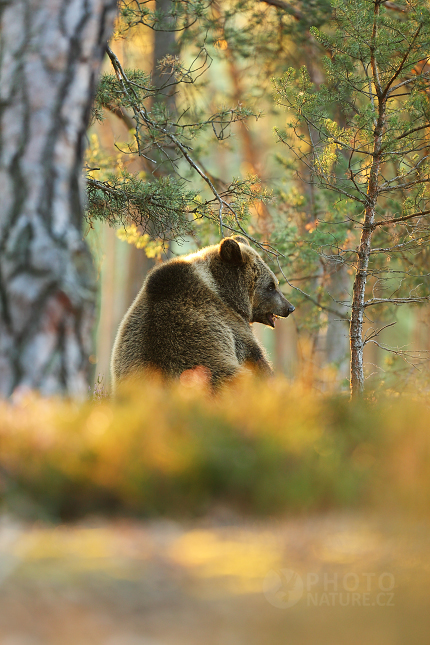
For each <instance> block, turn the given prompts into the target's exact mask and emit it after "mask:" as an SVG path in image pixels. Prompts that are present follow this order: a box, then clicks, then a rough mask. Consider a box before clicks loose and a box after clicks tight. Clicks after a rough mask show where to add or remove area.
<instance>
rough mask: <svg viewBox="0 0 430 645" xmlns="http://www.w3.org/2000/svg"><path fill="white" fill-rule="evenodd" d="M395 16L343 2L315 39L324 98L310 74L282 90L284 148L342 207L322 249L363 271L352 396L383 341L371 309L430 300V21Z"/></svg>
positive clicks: (420, 6)
mask: <svg viewBox="0 0 430 645" xmlns="http://www.w3.org/2000/svg"><path fill="white" fill-rule="evenodd" d="M392 4H393V3H384V2H383V1H381V0H349V1H348V2H338V1H337V0H336V1H335V2H334V3H333V23H332V25H331V26H330V28H328V29H324V30H318V29H313V30H311V32H312V34H313V36H314V37H315V38H316V39H317V40H318V41H319V42H321V43H322V44H323V46H324V47H325V49H326V50H327V51H328V55H327V57H326V58H325V72H326V78H327V80H326V82H325V83H324V84H323V85H321V86H320V87H319V89H316V88H315V86H314V85H313V83H312V82H311V80H310V78H309V75H308V73H307V72H306V69H304V68H302V69H301V70H300V72H298V73H297V72H296V71H295V70H294V69H290V70H289V71H288V72H287V73H286V74H285V75H284V76H283V77H282V78H281V79H280V80H278V81H277V82H276V90H277V95H278V101H279V103H280V104H282V105H283V106H285V107H287V108H288V114H289V115H290V120H289V129H288V130H287V131H285V132H279V136H280V138H281V140H282V141H283V142H284V143H285V144H286V145H287V146H288V147H289V149H290V151H292V152H293V153H294V154H295V155H296V157H297V158H299V159H300V160H301V162H302V163H305V164H307V166H308V168H309V169H310V171H311V173H312V176H313V177H314V178H315V181H316V182H317V183H318V185H319V187H320V189H322V190H324V191H328V192H329V193H334V194H336V195H337V200H338V202H337V209H336V210H333V212H331V213H327V214H326V215H325V217H323V218H322V219H321V222H320V223H319V226H318V229H319V232H318V233H317V235H316V238H317V237H318V236H319V239H315V246H317V245H319V247H320V250H321V251H322V252H323V253H325V254H326V256H330V257H331V259H332V260H333V261H335V262H338V263H342V264H345V265H347V266H348V267H350V268H351V269H352V270H353V271H354V275H355V278H354V285H353V293H352V303H351V315H350V347H351V377H350V383H351V393H352V395H353V396H356V395H359V394H361V393H362V392H363V389H364V370H363V348H364V346H365V344H366V343H368V342H377V341H376V340H375V339H376V338H377V336H378V334H379V333H380V331H381V329H379V330H378V329H376V330H373V331H372V332H370V333H369V334H368V335H367V337H364V334H363V323H364V318H365V316H366V315H367V312H368V311H369V310H370V308H371V307H374V306H384V307H389V306H396V305H401V304H408V303H422V302H425V301H427V300H428V299H429V297H430V296H429V279H428V272H427V268H426V267H425V264H424V263H422V262H420V258H421V257H422V255H423V253H425V247H426V244H427V241H428V239H429V233H430V229H429V225H428V216H429V214H430V195H429V183H430V175H429V152H428V149H429V141H428V132H429V131H428V128H429V127H430V103H429V89H430V88H429V81H430V68H429V66H428V62H429V53H428V52H429V50H430V19H429V18H430V16H429V11H428V7H427V4H426V3H425V2H422V1H421V0H412V1H411V2H399V3H396V5H395V10H394V11H393V8H392V7H391V6H390V8H387V7H386V6H385V5H392ZM333 106H338V107H339V108H340V110H341V115H342V117H341V118H339V115H336V110H334V109H333ZM304 132H306V134H304ZM294 133H295V134H294ZM369 287H371V288H372V292H371V293H369ZM366 289H367V290H366ZM343 304H344V305H346V306H347V305H348V304H349V303H343Z"/></svg>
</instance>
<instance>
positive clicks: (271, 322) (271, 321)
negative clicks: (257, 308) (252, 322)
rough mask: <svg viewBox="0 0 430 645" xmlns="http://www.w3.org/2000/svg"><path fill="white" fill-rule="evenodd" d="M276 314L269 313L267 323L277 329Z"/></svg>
mask: <svg viewBox="0 0 430 645" xmlns="http://www.w3.org/2000/svg"><path fill="white" fill-rule="evenodd" d="M275 318H276V316H275V314H267V324H268V325H270V326H271V327H273V329H275Z"/></svg>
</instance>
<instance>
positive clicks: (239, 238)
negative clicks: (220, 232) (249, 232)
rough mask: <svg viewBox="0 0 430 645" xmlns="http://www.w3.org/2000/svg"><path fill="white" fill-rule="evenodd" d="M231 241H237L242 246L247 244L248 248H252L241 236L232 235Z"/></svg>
mask: <svg viewBox="0 0 430 645" xmlns="http://www.w3.org/2000/svg"><path fill="white" fill-rule="evenodd" d="M230 239H231V240H236V242H240V244H246V245H247V246H251V245H250V243H249V242H248V240H247V239H246V237H242V236H241V235H232V236H231V238H230Z"/></svg>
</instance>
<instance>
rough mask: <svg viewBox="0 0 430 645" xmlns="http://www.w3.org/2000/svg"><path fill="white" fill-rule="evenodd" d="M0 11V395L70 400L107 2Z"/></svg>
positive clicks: (89, 270)
mask: <svg viewBox="0 0 430 645" xmlns="http://www.w3.org/2000/svg"><path fill="white" fill-rule="evenodd" d="M0 7H1V8H0V12H1V14H0V16H1V32H2V43H1V54H0V75H1V82H0V118H1V132H0V146H1V147H0V190H1V195H2V199H1V204H0V395H3V396H8V395H10V394H12V393H13V392H15V391H17V390H18V391H22V390H24V391H25V390H26V389H37V390H39V391H40V392H42V393H43V394H57V393H69V394H72V395H82V394H83V393H84V392H85V391H86V390H87V387H88V384H87V378H88V373H89V367H90V365H89V361H88V356H89V354H90V349H91V333H92V325H93V316H94V300H95V281H94V274H93V267H92V260H91V257H90V254H89V251H88V249H87V246H86V244H85V243H84V242H83V240H82V233H81V224H82V206H83V203H82V194H83V193H82V187H81V173H82V155H83V147H84V146H83V144H84V137H85V132H86V128H87V125H88V119H89V114H90V107H91V101H92V98H93V94H94V89H95V84H96V80H97V77H98V73H99V70H100V65H101V61H102V58H103V53H104V48H105V44H106V41H107V39H108V38H109V36H110V34H111V30H112V27H113V20H114V17H115V13H116V2H115V0H37V1H36V0H13V1H12V0H9V1H8V0H6V1H3V2H1V3H0Z"/></svg>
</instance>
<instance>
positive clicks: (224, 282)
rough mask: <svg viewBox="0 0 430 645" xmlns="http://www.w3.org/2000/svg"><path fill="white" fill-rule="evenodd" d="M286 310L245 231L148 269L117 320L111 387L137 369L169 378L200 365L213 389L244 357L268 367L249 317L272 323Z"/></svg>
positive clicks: (266, 369)
mask: <svg viewBox="0 0 430 645" xmlns="http://www.w3.org/2000/svg"><path fill="white" fill-rule="evenodd" d="M293 311H294V307H293V305H292V304H291V303H289V302H288V300H286V299H285V297H284V296H283V294H282V293H281V291H280V289H279V287H278V280H277V279H276V277H275V275H274V274H273V273H272V271H271V270H270V269H269V267H268V266H267V265H266V264H265V263H264V262H263V260H262V259H261V257H260V256H259V255H258V253H257V252H256V251H254V250H253V249H252V248H251V247H250V246H249V244H248V242H247V240H246V239H245V238H242V237H239V236H235V237H231V238H226V239H224V240H222V242H221V244H219V245H216V246H209V247H207V248H205V249H203V250H201V251H199V252H198V253H194V254H192V255H187V256H183V257H180V258H178V259H174V260H169V261H168V262H166V263H165V264H162V265H161V266H159V267H156V268H155V269H153V270H152V271H150V273H149V274H148V276H147V278H146V280H145V282H144V283H143V286H142V289H141V290H140V292H139V294H138V295H137V297H136V299H135V301H134V302H133V304H132V305H131V307H130V309H129V310H128V312H127V313H126V315H125V317H124V319H123V321H122V323H121V325H120V327H119V330H118V334H117V337H116V340H115V345H114V348H113V353H112V383H113V387H114V388H115V386H116V385H117V384H118V382H119V381H121V380H122V379H124V378H125V377H127V376H129V375H131V374H133V373H136V372H139V371H141V370H142V369H144V368H151V369H155V370H157V371H160V372H161V373H162V374H164V375H166V376H169V377H177V376H180V375H181V374H182V373H183V372H184V371H185V370H189V369H193V368H195V367H197V366H202V367H203V368H205V369H206V371H208V373H210V375H211V382H212V386H213V387H214V388H216V387H217V386H218V385H219V384H220V383H222V382H223V381H225V380H226V379H229V378H231V377H233V376H234V375H235V374H237V373H238V372H239V370H240V368H241V366H244V365H246V364H250V365H251V366H254V367H255V368H257V370H258V371H260V372H261V373H266V374H270V373H271V372H272V370H271V367H270V364H269V362H268V360H267V358H266V356H265V354H264V350H263V348H262V347H261V346H260V344H259V343H258V341H257V340H256V338H255V337H254V335H253V333H252V329H251V324H250V323H253V322H261V323H263V324H265V325H270V326H271V327H274V326H275V316H281V317H286V316H288V315H289V314H290V313H292V312H293Z"/></svg>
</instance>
